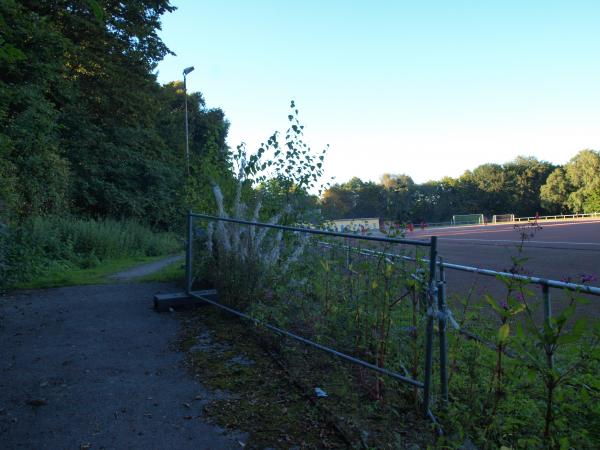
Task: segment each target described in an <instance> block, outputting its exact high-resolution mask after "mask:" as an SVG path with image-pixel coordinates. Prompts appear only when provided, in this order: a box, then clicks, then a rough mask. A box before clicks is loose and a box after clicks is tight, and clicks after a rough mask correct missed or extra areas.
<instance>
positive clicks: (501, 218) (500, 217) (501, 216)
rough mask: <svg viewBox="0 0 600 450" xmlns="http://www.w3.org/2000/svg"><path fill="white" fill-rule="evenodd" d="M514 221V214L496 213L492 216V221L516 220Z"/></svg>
mask: <svg viewBox="0 0 600 450" xmlns="http://www.w3.org/2000/svg"><path fill="white" fill-rule="evenodd" d="M514 221H515V215H514V214H494V215H493V216H492V223H502V222H514Z"/></svg>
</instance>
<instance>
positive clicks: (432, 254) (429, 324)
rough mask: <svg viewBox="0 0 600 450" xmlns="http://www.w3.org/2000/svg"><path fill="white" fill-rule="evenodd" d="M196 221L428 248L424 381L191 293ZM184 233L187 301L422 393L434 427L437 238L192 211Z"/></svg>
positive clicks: (439, 299)
mask: <svg viewBox="0 0 600 450" xmlns="http://www.w3.org/2000/svg"><path fill="white" fill-rule="evenodd" d="M195 219H203V220H207V221H213V222H228V223H234V224H238V225H247V226H251V227H258V228H270V229H275V230H282V231H288V232H294V233H306V234H311V235H319V236H325V237H340V238H344V239H352V240H359V241H371V242H381V243H388V244H404V245H407V246H412V247H415V248H416V247H425V248H427V249H428V254H429V258H427V261H428V267H429V270H428V273H427V279H426V281H427V290H426V301H427V306H428V311H429V314H428V316H427V319H426V323H425V349H424V355H425V361H424V368H423V381H420V380H416V379H413V378H410V377H408V376H405V375H402V374H400V373H397V372H393V371H391V370H388V369H386V368H385V367H380V366H378V365H376V364H372V363H370V362H368V361H365V360H363V359H359V358H356V357H354V356H351V355H349V354H346V353H343V352H340V351H338V350H336V349H333V348H331V347H328V346H326V345H322V344H320V343H317V342H314V341H312V340H310V339H307V338H305V337H303V336H300V335H298V334H296V333H293V332H291V331H290V330H286V329H282V328H280V327H277V326H274V325H272V324H269V323H265V322H264V321H261V320H258V319H257V318H255V317H251V316H250V315H248V314H246V313H244V312H241V311H238V310H235V309H233V308H231V307H229V306H226V305H223V304H221V303H219V302H217V301H214V300H212V299H210V298H207V296H206V295H203V294H202V292H201V291H194V290H193V286H192V284H193V283H192V282H193V257H194V251H193V246H194V244H193V242H194V229H195V227H194V221H195ZM187 232H188V234H187V248H186V274H185V290H186V293H187V295H189V296H190V297H193V298H196V299H199V300H203V301H204V302H206V303H209V304H211V305H213V306H216V307H218V308H220V309H222V310H225V311H227V312H229V313H231V314H233V315H236V316H238V317H240V318H243V319H246V320H249V321H252V322H253V323H255V324H259V325H261V326H263V327H264V328H266V329H268V330H270V331H272V332H274V333H276V334H279V335H281V336H285V337H287V338H290V339H293V340H295V341H298V342H300V343H302V344H305V345H308V346H310V347H313V348H315V349H318V350H321V351H323V352H325V353H328V354H330V355H333V356H335V357H337V358H340V359H342V360H344V361H347V362H349V363H352V364H356V365H360V366H362V367H365V368H367V369H370V370H372V371H375V372H378V373H380V374H383V375H386V376H389V377H391V378H394V379H396V380H398V381H401V382H404V383H407V384H410V385H412V386H414V387H416V388H418V389H421V390H422V392H423V413H424V414H425V416H427V417H429V418H430V419H432V420H433V422H434V423H437V422H436V420H435V417H434V415H433V414H432V412H431V408H430V406H431V402H432V380H433V376H432V371H433V354H434V351H433V347H434V320H435V319H436V318H437V319H439V320H440V327H439V342H440V346H441V347H440V354H441V355H442V358H445V355H446V350H445V347H446V344H445V332H446V328H445V320H443V319H442V318H441V317H442V316H441V315H439V314H438V315H436V314H434V313H432V311H434V310H435V311H445V303H444V299H445V297H444V295H443V292H444V287H443V283H444V280H443V276H444V274H443V268H442V270H441V271H438V270H437V269H438V266H439V265H438V264H436V263H435V262H436V261H437V259H438V255H437V237H436V236H432V237H431V238H430V239H429V240H428V241H423V240H412V239H397V238H390V237H384V236H370V235H362V234H348V233H341V232H335V231H326V230H320V229H313V228H300V227H292V226H284V225H278V224H272V223H261V222H253V221H248V220H241V219H232V218H226V217H217V216H212V215H208V214H199V213H194V212H192V211H190V212H189V213H188V218H187ZM413 260H414V258H413ZM440 292H441V293H442V294H441V295H440V294H439V293H440ZM440 367H443V371H444V373H445V369H446V364H445V363H443V364H440ZM441 376H442V377H443V379H446V378H445V377H444V376H443V374H442V375H441ZM442 392H443V396H444V397H445V398H447V382H446V383H443V384H442Z"/></svg>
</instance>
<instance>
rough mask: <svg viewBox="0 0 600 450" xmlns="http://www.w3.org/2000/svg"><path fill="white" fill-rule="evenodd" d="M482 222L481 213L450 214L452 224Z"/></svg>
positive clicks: (475, 223) (476, 223)
mask: <svg viewBox="0 0 600 450" xmlns="http://www.w3.org/2000/svg"><path fill="white" fill-rule="evenodd" d="M482 223H484V221H483V214H456V215H454V216H452V225H479V224H482Z"/></svg>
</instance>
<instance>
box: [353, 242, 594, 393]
mask: <svg viewBox="0 0 600 450" xmlns="http://www.w3.org/2000/svg"><path fill="white" fill-rule="evenodd" d="M352 250H354V251H357V252H361V253H363V254H368V255H372V256H382V255H383V256H385V257H386V258H389V260H391V261H393V260H395V259H402V260H412V258H411V257H409V256H405V255H396V254H393V253H389V252H377V251H372V250H364V249H358V248H354V249H352ZM423 261H424V262H426V263H428V264H431V260H427V259H424V260H423ZM437 266H438V274H439V275H438V280H439V282H438V290H437V298H438V302H437V309H436V308H435V306H436V305H435V304H432V305H431V306H433V307H434V309H433V310H432V311H431V312H430V315H431V316H433V317H436V318H437V319H438V321H439V324H438V327H439V330H440V332H439V339H440V375H439V376H440V388H441V393H442V399H443V400H444V401H447V400H448V361H447V348H446V335H447V333H446V330H447V322H448V321H449V320H450V321H451V322H452V323H453V325H454V328H456V329H457V331H458V332H459V333H460V334H461V335H462V336H464V337H466V338H468V339H473V340H476V341H479V342H481V343H483V344H485V345H487V346H491V344H490V343H489V342H487V341H486V340H485V339H483V338H481V337H480V336H478V335H476V334H474V333H472V332H469V331H468V330H463V329H461V328H460V327H459V326H458V324H457V323H456V321H455V320H454V317H453V315H452V312H451V310H450V309H449V308H448V305H447V302H446V274H445V270H446V269H450V270H456V271H461V272H469V273H473V274H478V275H483V276H487V277H494V278H498V277H502V278H504V279H509V280H516V281H519V282H522V283H524V284H534V285H539V286H541V287H542V296H543V305H544V322H545V323H546V325H547V326H551V322H552V302H551V289H561V290H566V291H571V292H577V293H581V294H588V295H593V296H598V297H600V287H597V286H590V285H585V284H578V283H570V282H565V281H558V280H552V279H547V278H542V277H536V276H530V275H521V274H516V273H511V272H502V271H496V270H491V269H484V268H479V267H472V266H465V265H461V264H452V263H448V262H444V261H443V260H442V258H438V261H437ZM507 355H508V356H510V357H515V356H516V355H514V354H507ZM548 363H549V365H550V366H551V367H552V365H553V361H548Z"/></svg>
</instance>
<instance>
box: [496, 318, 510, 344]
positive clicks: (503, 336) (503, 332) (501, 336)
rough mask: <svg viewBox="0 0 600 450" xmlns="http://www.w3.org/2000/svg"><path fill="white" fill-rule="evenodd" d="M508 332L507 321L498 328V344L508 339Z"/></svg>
mask: <svg viewBox="0 0 600 450" xmlns="http://www.w3.org/2000/svg"><path fill="white" fill-rule="evenodd" d="M509 333H510V326H509V325H508V323H505V324H504V325H502V326H501V327H500V328H499V329H498V342H499V343H500V344H503V343H505V342H506V341H507V340H508V335H509Z"/></svg>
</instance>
